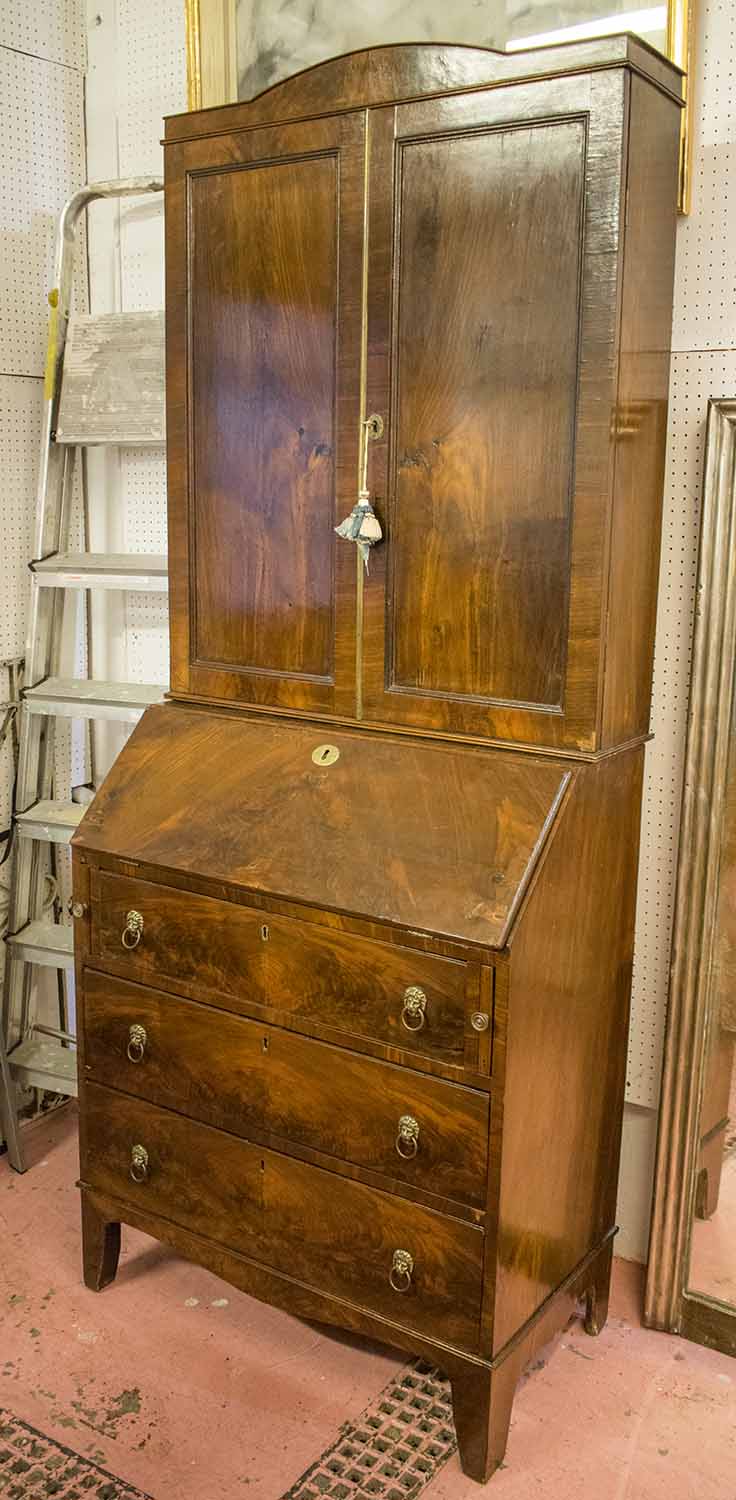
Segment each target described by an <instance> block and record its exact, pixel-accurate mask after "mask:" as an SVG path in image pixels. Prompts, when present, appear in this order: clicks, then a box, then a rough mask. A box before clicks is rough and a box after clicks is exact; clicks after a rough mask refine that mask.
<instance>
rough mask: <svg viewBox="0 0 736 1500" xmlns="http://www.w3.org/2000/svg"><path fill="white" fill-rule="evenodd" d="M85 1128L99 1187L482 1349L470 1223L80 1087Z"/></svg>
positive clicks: (477, 1257) (479, 1257)
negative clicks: (405, 1258) (405, 1263)
mask: <svg viewBox="0 0 736 1500" xmlns="http://www.w3.org/2000/svg"><path fill="white" fill-rule="evenodd" d="M82 1124H83V1132H82V1138H83V1142H84V1145H83V1149H82V1177H83V1180H84V1182H85V1183H87V1184H88V1185H89V1186H91V1187H92V1188H97V1189H98V1191H100V1192H103V1193H105V1194H108V1195H109V1196H111V1197H114V1198H118V1199H122V1200H124V1201H127V1202H129V1203H131V1204H134V1205H135V1207H136V1208H137V1209H138V1210H139V1212H141V1213H145V1212H146V1209H148V1210H149V1211H150V1212H151V1213H153V1214H157V1215H161V1216H162V1217H163V1218H166V1219H170V1220H172V1221H173V1222H174V1223H176V1224H179V1225H180V1226H181V1227H182V1228H185V1229H188V1230H190V1231H192V1232H193V1233H195V1234H201V1235H203V1236H204V1237H205V1238H207V1239H209V1240H214V1241H215V1242H216V1243H218V1244H221V1245H224V1246H227V1247H228V1248H230V1249H232V1250H236V1251H239V1252H240V1253H241V1254H242V1255H246V1256H248V1257H249V1258H250V1259H252V1260H255V1261H257V1262H259V1263H260V1264H262V1265H266V1266H269V1267H271V1268H272V1269H273V1270H275V1271H279V1272H281V1273H283V1274H284V1275H287V1276H290V1277H292V1278H294V1279H296V1280H297V1281H302V1282H305V1283H307V1284H308V1285H310V1286H313V1287H315V1288H317V1290H319V1291H321V1292H323V1293H326V1294H327V1295H329V1296H335V1297H340V1298H344V1299H346V1300H347V1301H350V1302H353V1303H356V1304H358V1305H359V1306H361V1307H365V1308H368V1309H369V1310H371V1311H373V1312H375V1313H378V1314H379V1315H380V1316H382V1317H386V1318H390V1319H391V1320H392V1321H393V1322H396V1323H399V1324H401V1325H403V1326H404V1327H405V1328H411V1329H416V1330H418V1331H420V1332H423V1333H427V1334H431V1336H432V1337H433V1338H436V1339H440V1340H445V1341H446V1342H448V1343H452V1344H455V1345H457V1346H459V1347H461V1348H465V1349H475V1348H476V1347H477V1343H478V1325H479V1315H480V1297H481V1283H482V1265H483V1245H484V1234H483V1231H482V1229H479V1228H477V1227H476V1226H475V1225H473V1224H468V1223H463V1222H461V1221H460V1220H458V1219H452V1218H448V1217H447V1216H446V1215H444V1214H439V1213H435V1212H434V1211H433V1210H432V1209H430V1208H423V1207H420V1206H419V1205H418V1204H415V1203H410V1202H408V1201H407V1200H406V1199H405V1198H400V1197H396V1196H394V1195H392V1194H389V1193H383V1192H380V1191H379V1190H378V1189H377V1188H372V1187H367V1186H365V1185H364V1184H363V1183H358V1182H353V1181H351V1180H350V1179H349V1178H346V1177H339V1176H337V1175H336V1174H335V1173H333V1172H328V1171H323V1170H322V1169H321V1168H320V1167H313V1166H308V1165H306V1164H305V1163H304V1162H301V1161H297V1160H296V1159H295V1158H294V1157H289V1156H282V1155H281V1154H280V1153H279V1152H276V1151H270V1150H265V1149H264V1148H263V1147H262V1146H255V1145H253V1144H251V1143H250V1142H248V1141H243V1140H239V1139H238V1138H237V1136H233V1135H226V1134H225V1133H224V1132H223V1131H220V1130H214V1129H212V1128H211V1127H210V1126H209V1125H201V1124H198V1123H195V1122H194V1121H193V1120H188V1119H186V1118H185V1116H183V1115H177V1114H174V1113H172V1112H171V1111H170V1110H164V1109H159V1108H158V1107H157V1106H156V1105H153V1104H148V1103H144V1102H143V1101H142V1100H139V1099H132V1098H130V1097H128V1096H127V1095H125V1094H117V1093H115V1092H114V1091H113V1090H111V1089H107V1088H103V1087H102V1086H101V1085H98V1084H93V1083H88V1084H86V1085H85V1087H84V1092H83V1102H82ZM133 1148H136V1149H135V1151H134V1149H133ZM144 1152H145V1156H144V1155H143V1153H144ZM131 1170H132V1171H133V1172H134V1173H135V1175H136V1176H137V1177H143V1178H144V1180H143V1181H133V1180H132V1177H131ZM122 1217H123V1218H124V1217H125V1215H124V1213H123V1215H122ZM397 1251H403V1252H407V1253H408V1255H409V1256H410V1257H411V1262H412V1269H411V1272H410V1273H409V1272H408V1271H406V1270H404V1269H402V1263H401V1258H399V1260H398V1262H395V1259H394V1257H395V1254H396V1252H397ZM392 1280H393V1282H394V1285H393V1286H392V1284H391V1282H392Z"/></svg>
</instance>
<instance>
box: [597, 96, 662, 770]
mask: <svg viewBox="0 0 736 1500" xmlns="http://www.w3.org/2000/svg"><path fill="white" fill-rule="evenodd" d="M678 149H679V109H678V107H677V105H676V104H675V103H674V102H673V101H672V100H671V99H669V98H668V97H667V96H666V95H664V94H662V93H660V92H659V90H658V89H655V88H653V87H652V86H651V84H648V83H645V82H644V81H643V80H642V79H640V78H636V77H634V78H632V81H631V105H630V130H629V171H628V196H627V227H626V245H625V251H624V273H623V293H622V313H621V340H620V351H621V352H620V364H619V386H618V402H617V407H616V426H615V441H616V466H615V481H614V500H613V521H612V532H611V554H610V572H609V596H608V616H607V621H606V642H605V686H604V696H603V726H602V744H603V746H605V747H608V746H611V745H616V744H621V743H623V742H625V741H626V740H629V739H633V738H634V737H635V736H637V735H640V734H646V732H647V730H648V728H649V709H650V698H651V683H652V657H653V652H654V626H655V616H656V605H657V577H658V573H659V547H660V535H661V524H662V488H663V482H664V458H665V441H666V432H667V392H668V386H669V368H670V341H671V333H672V286H673V277H674V259H675V220H676V212H677V163H678Z"/></svg>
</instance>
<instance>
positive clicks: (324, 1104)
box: [84, 970, 489, 1207]
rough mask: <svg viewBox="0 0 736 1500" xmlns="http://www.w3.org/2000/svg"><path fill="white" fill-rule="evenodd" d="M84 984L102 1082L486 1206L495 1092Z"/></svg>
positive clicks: (89, 1066) (88, 1028)
mask: <svg viewBox="0 0 736 1500" xmlns="http://www.w3.org/2000/svg"><path fill="white" fill-rule="evenodd" d="M84 994H85V1005H84V1038H85V1043H84V1053H85V1069H86V1071H87V1075H88V1076H90V1077H92V1078H94V1079H96V1080H97V1081H98V1082H100V1083H106V1084H109V1085H110V1086H111V1087H112V1088H122V1089H124V1090H125V1092H126V1093H131V1094H137V1095H139V1096H140V1097H141V1098H143V1099H150V1100H151V1101H152V1102H153V1103H155V1104H163V1105H166V1106H168V1107H169V1108H171V1109H175V1110H180V1111H181V1112H182V1113H183V1114H187V1115H191V1116H193V1117H194V1119H197V1120H203V1121H205V1122H206V1123H207V1124H209V1125H217V1126H220V1127H222V1129H224V1130H229V1131H233V1132H234V1133H235V1134H236V1135H245V1136H247V1135H253V1134H254V1133H255V1134H256V1135H257V1136H258V1135H261V1136H262V1135H264V1134H268V1135H273V1136H278V1137H281V1138H282V1139H283V1140H284V1141H285V1142H286V1141H290V1142H295V1143H297V1144H298V1145H302V1146H309V1147H312V1148H313V1149H314V1150H316V1151H324V1152H327V1153H329V1154H330V1155H331V1156H336V1157H339V1158H340V1159H341V1160H344V1161H349V1162H353V1163H355V1165H356V1166H359V1167H368V1168H371V1169H372V1170H374V1171H376V1172H383V1173H386V1174H387V1175H388V1176H389V1177H394V1178H397V1179H398V1180H399V1181H400V1182H405V1183H410V1184H412V1185H413V1186H415V1187H421V1188H424V1189H425V1190H426V1191H428V1192H435V1193H441V1194H443V1195H444V1196H446V1197H448V1198H456V1199H458V1200H459V1201H461V1202H466V1203H470V1204H473V1205H475V1206H477V1207H484V1206H485V1195H486V1160H487V1145H488V1114H489V1100H488V1095H487V1094H483V1093H481V1092H480V1091H477V1090H474V1089H468V1088H463V1087H462V1086H461V1085H459V1084H455V1083H445V1082H443V1081H442V1080H440V1079H435V1078H430V1077H427V1076H425V1075H424V1074H422V1073H416V1072H413V1071H412V1070H410V1069H407V1068H400V1067H394V1066H393V1065H392V1064H391V1063H384V1062H376V1061H374V1060H373V1059H371V1058H367V1057H360V1056H359V1055H358V1054H357V1053H354V1052H348V1051H346V1050H344V1049H340V1048H337V1047H332V1046H330V1045H329V1044H328V1043H326V1042H318V1041H311V1040H310V1039H309V1038H308V1037H304V1036H300V1035H299V1034H298V1033H297V1032H293V1031H284V1030H282V1029H281V1028H280V1027H277V1026H269V1025H266V1024H265V1023H262V1022H258V1021H248V1020H245V1019H243V1018H241V1017H239V1016H232V1015H228V1013H227V1012H226V1011H219V1010H213V1009H211V1008H210V1007H209V1006H205V1005H201V1004H197V1003H196V1002H193V1001H190V1000H181V999H178V998H176V997H175V996H173V995H162V994H159V993H157V992H156V991H155V990H151V989H148V988H144V987H143V986H141V985H137V984H129V983H127V982H126V981H125V980H121V979H114V978H112V977H110V976H109V975H106V974H99V973H97V972H96V971H94V970H87V971H86V974H85V980H84ZM141 1028H142V1031H141Z"/></svg>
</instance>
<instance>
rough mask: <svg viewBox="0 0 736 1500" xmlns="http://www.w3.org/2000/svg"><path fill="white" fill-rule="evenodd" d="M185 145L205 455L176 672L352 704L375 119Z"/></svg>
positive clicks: (191, 478) (193, 507)
mask: <svg viewBox="0 0 736 1500" xmlns="http://www.w3.org/2000/svg"><path fill="white" fill-rule="evenodd" d="M179 156H180V161H179V164H178V165H179V172H180V173H181V174H183V176H184V178H185V179H186V193H185V199H186V202H185V207H186V236H185V238H186V248H187V251H188V264H189V275H188V291H187V297H186V322H187V325H188V350H187V351H184V357H185V359H186V362H187V365H188V408H189V410H188V441H189V450H190V463H189V470H188V474H187V476H186V479H187V490H188V496H187V498H188V504H187V525H186V537H185V538H182V537H181V535H180V532H181V528H180V527H179V526H177V523H176V521H175V522H174V526H173V529H172V539H173V542H174V547H175V548H176V546H177V542H179V543H180V544H181V543H182V541H183V542H185V544H186V546H187V548H188V550H189V558H190V579H191V584H190V593H189V601H188V602H189V616H190V618H189V627H188V631H187V640H186V654H187V661H186V662H184V661H182V659H181V654H182V653H181V649H180V648H181V644H182V641H181V634H180V633H177V634H176V635H175V637H174V646H173V649H174V656H175V666H174V670H175V674H176V685H180V684H181V685H183V684H182V678H185V679H186V686H185V687H184V690H185V691H188V692H192V693H197V694H200V693H201V694H204V695H207V696H212V697H218V698H235V699H237V700H239V701H243V702H253V703H259V704H264V705H274V706H284V707H290V708H299V709H306V708H316V709H322V710H328V711H329V710H341V711H343V712H345V711H347V712H351V711H352V707H353V701H354V618H353V617H354V601H353V599H352V598H351V597H350V595H351V592H354V573H353V574H350V572H349V570H348V569H347V567H346V561H347V560H346V559H344V558H342V557H341V556H339V555H338V552H337V546H336V541H337V539H336V537H335V533H334V527H335V524H336V523H337V522H338V521H339V520H341V519H342V516H343V515H344V514H345V512H346V510H349V509H350V507H351V505H352V504H353V502H354V498H355V495H354V492H355V487H356V483H357V480H356V475H357V425H358V424H357V408H358V397H359V391H358V382H359V370H360V339H361V329H360V319H361V298H360V286H361V273H362V232H363V230H362V190H363V126H362V122H360V121H358V120H356V119H355V118H353V117H347V118H345V119H343V120H339V121H324V122H317V123H315V124H312V125H305V126H302V127H301V128H297V127H286V128H283V129H270V130H265V131H253V132H247V133H245V134H244V135H238V136H232V137H224V138H219V139H217V140H216V141H213V142H209V141H199V142H195V143H192V144H191V145H189V146H187V147H183V148H182V150H181V152H180V153H179ZM175 166H176V164H175ZM175 206H176V205H175ZM174 236H176V241H175V250H174V253H175V254H177V255H179V256H180V255H181V254H182V253H183V248H184V247H183V246H182V245H181V244H180V238H181V237H180V235H179V233H178V231H177V229H176V227H172V229H171V230H170V241H171V240H172V239H173V238H174ZM176 316H177V310H174V311H173V312H172V319H173V317H176ZM170 321H171V319H170ZM174 343H175V357H176V356H177V355H178V354H179V348H178V345H177V344H176V336H175V335H174ZM180 480H181V476H180V475H179V474H178V473H177V474H176V475H175V486H174V490H175V494H174V505H175V506H176V505H177V503H179V504H180V500H179V497H178V496H177V494H176V490H177V489H178V488H179V485H180ZM341 570H342V573H344V577H342V574H341ZM172 571H173V570H172ZM177 572H178V569H177ZM185 602H186V601H185ZM177 603H179V604H181V601H180V600H175V601H174V604H175V608H176V605H177ZM338 683H339V686H338V687H337V688H336V684H338Z"/></svg>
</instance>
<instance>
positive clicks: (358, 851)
mask: <svg viewBox="0 0 736 1500" xmlns="http://www.w3.org/2000/svg"><path fill="white" fill-rule="evenodd" d="M680 92H681V86H680V79H679V75H678V74H677V71H676V70H675V69H673V68H672V67H671V66H670V65H669V64H668V63H666V62H665V61H664V59H662V58H660V57H659V56H658V54H656V53H654V52H652V51H651V50H650V49H648V48H647V47H645V46H644V45H643V44H640V43H638V42H636V41H635V40H634V39H632V38H630V37H618V38H606V39H604V40H603V41H601V42H594V43H593V42H591V43H585V44H579V45H578V44H576V45H574V46H569V47H568V46H566V47H558V48H554V49H551V50H550V51H543V50H542V51H535V52H528V53H520V54H516V55H515V56H513V57H512V56H505V55H502V54H497V53H493V52H488V51H485V50H483V49H476V48H462V47H460V48H455V47H446V48H442V47H436V46H399V47H388V48H377V49H370V50H368V51H366V52H362V53H354V54H351V55H349V56H348V57H345V58H340V59H336V60H334V61H333V62H330V63H326V64H322V65H320V66H319V67H317V68H315V69H311V70H308V71H307V72H306V73H304V74H301V75H298V76H297V77H295V78H293V79H287V80H286V81H285V82H284V83H282V84H279V85H277V86H276V87H275V88H273V89H271V90H268V91H267V92H266V93H265V94H263V95H261V96H260V97H259V98H257V99H255V100H253V101H250V102H248V103H243V104H238V105H232V106H225V107H224V108H222V109H219V110H215V111H204V112H201V113H199V114H193V115H186V116H179V117H176V118H174V119H172V120H170V121H168V122H167V128H166V150H165V155H166V219H167V392H168V394H167V412H168V417H167V420H168V460H169V525H170V572H171V607H172V613H171V665H172V675H171V693H170V698H169V701H168V702H167V703H165V704H164V705H162V706H157V707H153V708H151V709H149V710H148V711H147V712H146V714H145V715H144V716H143V719H142V720H141V722H140V724H139V725H138V726H137V727H136V729H135V731H134V732H133V734H132V736H131V738H130V739H129V741H128V742H127V744H126V746H125V748H124V750H123V752H122V754H121V755H120V756H119V758H118V760H117V762H116V763H115V766H114V767H113V769H112V771H111V773H110V774H109V776H108V778H107V779H106V781H105V783H104V785H103V786H102V788H101V790H100V791H99V792H98V794H97V796H96V798H95V800H94V802H93V803H92V805H91V807H90V808H89V810H88V811H87V813H86V815H85V818H84V820H83V822H82V824H81V825H80V828H79V829H78V831H77V833H76V834H75V836H74V839H73V846H74V882H75V903H76V905H75V911H76V913H77V917H76V964H77V978H78V997H79V1011H80V1026H79V1031H80V1037H79V1068H80V1132H81V1190H82V1204H83V1212H82V1220H83V1238H84V1263H85V1277H86V1280H87V1283H88V1285H90V1286H92V1287H94V1288H96V1289H100V1288H101V1287H103V1286H105V1285H106V1284H107V1283H109V1282H110V1281H111V1280H112V1279H113V1278H114V1275H115V1268H116V1264H117V1254H118V1249H119V1243H120V1224H121V1223H130V1224H133V1225H137V1226H139V1227H141V1228H143V1229H145V1230H147V1231H148V1232H149V1233H152V1234H154V1235H156V1236H158V1237H159V1238H161V1239H163V1240H165V1241H167V1242H168V1243H170V1244H171V1245H173V1246H174V1247H175V1248H176V1249H177V1250H178V1251H179V1252H181V1253H182V1254H185V1255H188V1256H190V1257H192V1258H193V1259H195V1260H198V1261H201V1262H202V1263H204V1264H205V1265H208V1266H210V1267H211V1268H212V1269H214V1270H215V1271H217V1272H218V1273H219V1274H220V1275H222V1276H223V1277H225V1278H226V1279H228V1280H229V1281H230V1282H231V1283H232V1284H234V1285H235V1286H238V1287H240V1288H242V1289H243V1290H244V1291H246V1292H248V1293H250V1294H251V1295H254V1296H256V1297H260V1298H262V1299H265V1300H267V1301H271V1302H274V1303H275V1304H277V1305H279V1306H281V1307H284V1308H287V1309H288V1310H290V1311H291V1312H293V1313H295V1314H296V1315H298V1316H304V1317H307V1318H313V1319H317V1320H318V1321H321V1322H323V1323H327V1324H335V1325H338V1326H340V1327H343V1328H348V1329H352V1330H355V1331H357V1332H361V1333H365V1334H366V1335H368V1336H370V1337H372V1338H377V1339H382V1340H384V1341H385V1342H387V1343H389V1344H391V1345H393V1346H395V1347H398V1348H401V1349H404V1350H407V1351H408V1352H411V1353H414V1354H419V1355H423V1356H426V1357H428V1358H431V1359H432V1361H433V1362H434V1363H436V1364H438V1365H440V1366H441V1367H442V1368H443V1369H444V1370H445V1371H446V1372H447V1374H448V1376H449V1377H450V1380H451V1383H452V1388H453V1399H454V1408H455V1423H456V1428H457V1434H458V1442H459V1448H460V1456H461V1461H462V1463H463V1466H464V1467H465V1469H466V1471H467V1472H468V1473H469V1474H471V1475H473V1476H474V1477H475V1478H477V1479H481V1480H482V1479H485V1478H487V1477H488V1476H489V1475H490V1473H491V1472H492V1471H493V1469H494V1468H495V1467H496V1466H497V1465H498V1464H499V1463H500V1461H501V1459H502V1457H503V1453H504V1449H505V1443H506V1434H507V1429H508V1423H509V1417H510V1410H511V1401H512V1397H513V1391H514V1387H515V1384H516V1381H517V1378H518V1376H519V1374H520V1372H521V1370H522V1368H523V1366H524V1364H525V1363H526V1361H527V1360H528V1359H529V1357H530V1356H531V1354H532V1353H533V1352H534V1350H535V1349H536V1348H537V1347H538V1346H539V1345H540V1343H542V1342H543V1341H544V1340H545V1339H547V1338H548V1337H549V1336H550V1334H551V1333H552V1332H554V1331H555V1330H556V1329H557V1328H559V1327H561V1326H563V1325H564V1323H565V1321H566V1319H567V1317H568V1316H569V1314H570V1311H571V1310H574V1308H575V1307H576V1306H577V1305H578V1304H579V1303H582V1304H583V1305H584V1309H585V1318H586V1327H587V1328H588V1330H589V1331H590V1332H596V1331H597V1330H598V1329H599V1328H600V1327H601V1326H602V1323H603V1321H604V1319H605V1310H606V1304H607V1295H608V1280H609V1274H610V1264H611V1254H612V1245H613V1235H614V1233H615V1227H616V1226H615V1203H616V1180H617V1168H618V1153H619V1145H620V1129H621V1117H622V1107H623V1086H624V1067H625V1053H626V1036H627V1025H628V1006H629V990H630V977H631V959H632V950H633V920H634V898H635V889H636V871H637V857H638V828H639V816H640V799H641V783H642V765H643V754H644V741H645V738H646V735H647V731H648V708H649V691H650V675H651V656H652V640H653V628H654V611H655V601H656V575H657V566H658V547H659V529H660V510H661V480H662V468H663V456H664V447H663V441H664V423H665V416H666V393H667V379H668V348H669V326H670V318H671V295H672V266H673V238H674V215H675V196H676V168H677V152H678V129H679V113H678V104H679V98H680Z"/></svg>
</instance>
